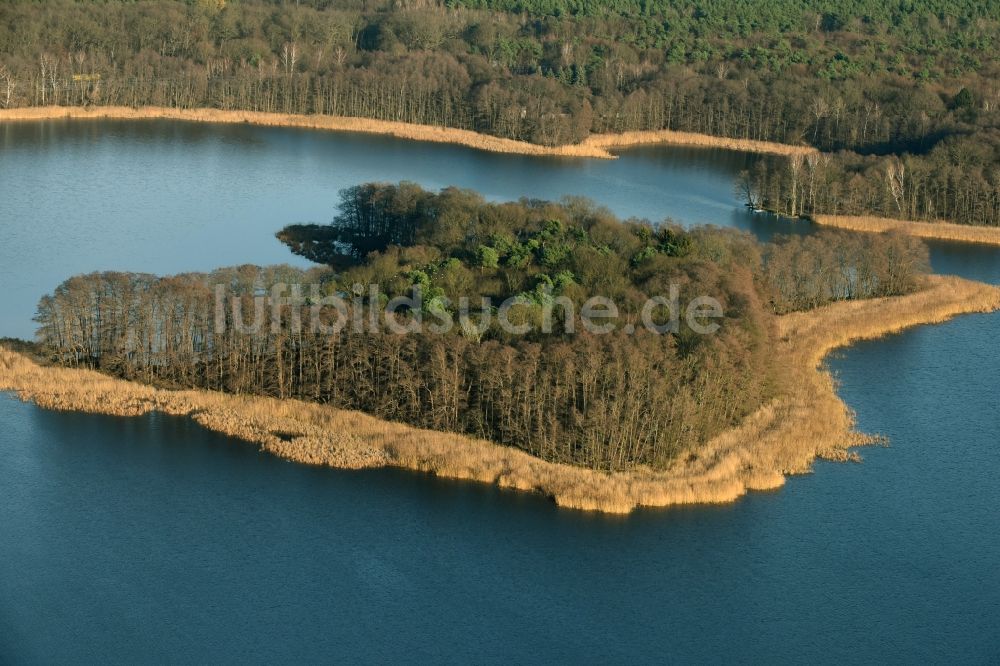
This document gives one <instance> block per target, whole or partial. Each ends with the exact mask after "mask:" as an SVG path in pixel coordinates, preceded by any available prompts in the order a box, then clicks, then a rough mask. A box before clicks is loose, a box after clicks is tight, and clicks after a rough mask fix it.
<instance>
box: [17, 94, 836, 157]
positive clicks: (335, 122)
mask: <svg viewBox="0 0 1000 666" xmlns="http://www.w3.org/2000/svg"><path fill="white" fill-rule="evenodd" d="M56 118H84V119H86V118H91V119H94V118H97V119H99V118H112V119H116V120H145V119H155V118H167V119H171V120H188V121H199V122H208V123H248V124H251V125H265V126H276V127H304V128H308V129H321V130H332V131H342V132H361V133H365V134H383V135H387V136H394V137H399V138H402V139H413V140H416V141H431V142H434V143H451V144H456V145H460V146H467V147H470V148H476V149H478V150H485V151H488V152H494V153H510V154H518V155H539V156H555V157H597V158H604V159H614V158H615V156H614V155H612V154H611V152H610V149H612V148H627V147H629V146H637V145H645V144H651V143H662V144H674V145H684V146H701V147H705V148H728V149H731V150H741V151H747V152H754V153H773V154H776V155H793V154H806V153H810V152H816V151H815V149H814V148H810V147H808V146H789V145H784V144H780V143H771V142H768V141H752V140H748V139H726V138H722V137H717V136H710V135H708V134H695V133H692V132H673V131H669V130H664V131H657V132H626V133H623V134H595V135H593V136H591V137H589V138H587V139H586V140H584V141H583V142H581V143H578V144H572V145H565V146H539V145H536V144H533V143H528V142H526V141H515V140H513V139H502V138H499V137H495V136H490V135H488V134H480V133H478V132H473V131H470V130H460V129H453V128H448V127H435V126H431V125H416V124H413V123H401V122H392V121H387V120H373V119H369V118H348V117H342V116H323V115H297V114H287V113H262V112H256V111H222V110H219V109H174V108H167V107H154V106H144V107H140V108H137V109H134V108H132V107H127V106H92V107H80V106H44V107H25V108H18V109H2V110H0V122H3V121H19V120H20V121H24V120H48V119H56Z"/></svg>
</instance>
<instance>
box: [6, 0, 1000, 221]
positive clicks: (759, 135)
mask: <svg viewBox="0 0 1000 666" xmlns="http://www.w3.org/2000/svg"><path fill="white" fill-rule="evenodd" d="M998 36H1000V11H998V8H997V6H996V3H994V2H985V3H983V2H975V1H974V0H907V1H906V2H898V3H882V2H875V1H873V0H849V1H847V2H842V1H834V0H821V1H820V2H805V1H803V0H767V1H766V2H753V3H749V2H746V1H745V0H710V1H708V2H698V3H695V2H691V1H690V0H643V1H641V2H640V1H638V0H618V1H615V2H599V1H598V0H446V1H444V2H434V1H431V0H408V1H402V2H400V1H393V2H389V1H388V0H386V1H377V0H345V1H340V2H332V1H330V0H297V1H295V2H291V1H286V2H278V1H275V0H272V1H267V0H229V1H226V0H188V1H186V2H185V1H181V0H136V1H129V2H119V1H115V0H111V1H101V2H96V1H95V2H89V1H84V2H77V1H75V0H52V1H51V2H45V3H39V2H34V1H31V0H13V1H8V2H4V3H0V105H2V106H4V107H14V106H23V105H47V104H74V105H89V104H105V105H131V106H139V105H147V104H150V105H161V106H171V107H216V108H221V109H245V110H256V111H276V112H295V113H324V114H336V115H345V116H361V117H371V118H380V119H388V120H400V121H409V122H416V123H424V124H434V125H446V126H450V127H457V128H467V129H473V130H477V131H480V132H485V133H490V134H495V135H498V136H502V137H509V138H515V139H522V140H526V141H532V142H536V143H542V144H564V143H572V142H576V141H579V140H581V139H583V138H585V137H586V136H587V135H588V134H589V133H591V132H618V131H625V130H636V129H674V130H685V131H694V132H702V133H707V134H712V135H718V136H724V137H736V138H751V139H761V140H771V141H780V142H785V143H795V144H798V143H808V144H811V145H813V146H816V147H818V148H820V149H822V150H823V151H826V152H827V153H829V155H828V156H827V158H826V160H825V162H824V165H823V166H824V169H823V177H824V178H826V179H827V180H828V181H829V182H830V183H831V184H832V185H833V186H832V187H828V188H824V189H822V190H821V191H820V192H821V193H822V194H823V196H816V197H812V198H810V199H808V200H806V201H805V202H803V201H801V200H800V199H797V197H796V196H795V194H794V193H793V191H792V189H793V186H791V185H787V184H785V181H789V180H793V179H794V177H795V176H794V174H787V173H786V174H784V175H783V176H782V177H781V178H780V179H779V178H777V177H774V178H771V179H769V181H768V182H769V184H768V187H769V188H772V189H774V190H775V192H776V195H775V197H774V203H773V205H774V207H775V208H780V209H781V210H784V211H787V212H793V213H798V212H804V213H808V212H812V211H822V212H826V213H837V212H847V213H858V214H878V215H894V216H897V217H907V218H914V219H936V218H946V219H950V220H952V221H955V222H963V223H970V224H992V225H995V224H997V223H998V216H997V206H998V201H1000V166H998V160H997V153H998V151H1000V130H998V127H1000V63H998V59H997V58H996V55H995V54H996V53H997V50H998V46H1000V45H998V43H997V42H998ZM897 163H903V164H906V165H907V166H906V169H905V170H904V171H902V172H899V171H895V164H897ZM783 168H784V169H785V170H787V166H785V167H783ZM776 171H777V169H776ZM889 172H893V174H899V175H898V178H897V177H896V176H894V175H892V174H890V173H889ZM894 179H898V180H899V181H900V182H901V185H899V187H895V186H894V185H893V182H894ZM894 187H895V189H896V190H899V189H902V190H905V196H903V195H900V196H894V197H893V200H892V201H886V196H885V192H886V191H887V190H888V191H890V192H892V191H893V190H894ZM786 199H787V200H788V201H787V202H786V201H785V200H786ZM793 200H794V201H793Z"/></svg>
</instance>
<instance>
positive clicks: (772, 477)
mask: <svg viewBox="0 0 1000 666" xmlns="http://www.w3.org/2000/svg"><path fill="white" fill-rule="evenodd" d="M997 309H1000V288H998V287H994V286H991V285H987V284H983V283H978V282H972V281H969V280H964V279H961V278H956V277H945V276H930V277H928V278H927V285H926V287H925V288H924V289H923V290H921V291H920V292H917V293H915V294H910V295H908V296H902V297H897V298H888V299H873V300H869V301H855V302H841V303H834V304H832V305H828V306H824V307H822V308H819V309H817V310H815V311H812V312H807V313H793V314H789V315H785V316H782V317H779V318H777V324H776V327H777V329H776V331H775V347H776V350H775V351H776V353H777V354H778V355H779V356H780V357H781V358H782V359H783V360H784V361H785V363H784V364H783V366H784V372H783V373H782V376H783V380H784V381H785V390H784V397H781V398H777V399H775V400H774V401H772V402H771V403H770V404H768V405H765V406H764V407H762V408H761V409H759V410H758V411H757V412H755V413H754V414H752V415H750V416H749V417H748V418H747V419H746V420H745V421H744V422H743V423H742V424H741V425H740V426H738V427H736V428H733V429H731V430H729V431H726V432H724V433H722V434H720V435H719V436H717V437H715V438H713V439H712V440H711V441H709V442H707V443H706V444H705V445H704V446H703V447H702V448H701V449H700V450H699V451H698V452H697V455H694V456H688V457H687V458H686V459H684V460H679V461H677V462H675V463H674V465H673V466H672V467H671V468H670V469H668V470H666V471H653V470H649V469H637V470H633V471H629V472H616V473H604V472H596V471H592V470H587V469H583V468H579V467H572V466H569V465H563V464H557V463H549V462H545V461H543V460H540V459H538V458H535V457H533V456H530V455H528V454H527V453H524V452H523V451H520V450H517V449H513V448H510V447H504V446H500V445H496V444H493V443H490V442H486V441H483V440H477V439H474V438H470V437H466V436H464V435H458V434H454V433H442V432H435V431H429V430H422V429H419V428H414V427H411V426H407V425H403V424H399V423H392V422H387V421H382V420H379V419H376V418H374V417H371V416H368V415H366V414H362V413H359V412H350V411H345V410H340V409H336V408H333V407H329V406H325V405H319V404H314V403H306V402H301V401H298V400H279V399H275V398H263V397H255V396H238V395H229V394H222V393H213V392H208V391H194V390H187V391H184V390H180V391H174V390H165V389H157V388H153V387H150V386H146V385H142V384H138V383H134V382H128V381H124V380H120V379H115V378H113V377H109V376H106V375H102V374H100V373H98V372H96V371H92V370H78V369H69V368H58V367H47V366H41V365H38V364H37V363H35V362H34V361H32V360H31V359H29V358H28V357H27V356H25V355H23V354H21V353H18V352H16V351H13V350H12V349H9V348H7V347H3V346H0V391H13V392H14V393H16V394H17V396H18V397H19V398H20V399H21V400H23V401H31V402H34V403H36V404H38V405H39V406H40V407H43V408H45V409H53V410H68V411H85V412H93V413H100V414H107V415H115V416H139V415H142V414H145V413H148V412H150V411H162V412H165V413H168V414H173V415H180V416H189V417H191V418H193V419H194V420H195V421H197V422H198V423H199V424H201V425H202V426H204V427H206V428H208V429H210V430H214V431H217V432H220V433H222V434H225V435H229V436H231V437H235V438H238V439H241V440H244V441H246V442H251V443H255V444H257V445H258V446H260V448H261V449H263V450H265V451H268V452H270V453H272V454H274V455H276V456H278V457H281V458H284V459H287V460H291V461H293V462H299V463H304V464H312V465H324V466H329V467H336V468H342V469H363V468H376V467H397V468H403V469H409V470H414V471H420V472H429V473H432V474H435V475H437V476H440V477H445V478H452V479H462V480H470V481H478V482H481V483H491V484H494V485H496V486H499V487H501V488H510V489H516V490H522V491H531V492H538V493H541V494H543V495H546V496H548V497H551V498H553V499H554V500H555V502H556V504H557V505H559V506H561V507H566V508H573V509H581V510H589V511H600V512H605V513H620V514H625V513H629V512H631V511H632V510H634V509H636V508H639V507H665V506H670V505H677V504H709V503H725V502H732V501H735V500H736V499H738V498H739V497H741V496H743V495H744V494H746V493H747V492H748V491H750V490H770V489H775V488H778V487H780V486H782V485H783V484H784V481H785V477H786V475H789V474H801V473H805V472H808V471H809V470H810V468H811V466H812V463H813V461H814V460H815V459H816V458H825V459H831V460H852V459H856V458H857V456H856V454H855V453H853V452H852V451H850V448H851V447H854V446H858V445H863V444H869V443H873V442H874V441H876V439H875V438H872V437H869V436H866V435H863V434H860V433H857V432H856V431H855V430H854V418H853V414H852V412H851V410H850V409H849V408H848V407H847V405H845V404H844V403H843V402H842V401H841V400H840V398H839V396H838V395H837V394H836V391H835V387H834V381H833V378H832V376H831V375H830V373H829V372H828V371H827V370H826V369H824V368H823V367H822V363H823V359H824V358H825V356H826V355H827V354H828V353H829V352H830V351H831V350H833V349H835V348H838V347H842V346H845V345H847V344H849V343H851V342H853V341H856V340H862V339H871V338H878V337H881V336H884V335H887V334H890V333H894V332H897V331H900V330H902V329H904V328H908V327H911V326H916V325H920V324H930V323H937V322H941V321H945V320H947V319H950V318H951V317H953V316H956V315H958V314H963V313H972V312H991V311H994V310H997ZM876 317H877V318H878V321H876Z"/></svg>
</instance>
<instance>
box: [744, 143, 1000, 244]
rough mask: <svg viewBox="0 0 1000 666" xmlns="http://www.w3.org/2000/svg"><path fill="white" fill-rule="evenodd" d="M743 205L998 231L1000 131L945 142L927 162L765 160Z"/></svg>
mask: <svg viewBox="0 0 1000 666" xmlns="http://www.w3.org/2000/svg"><path fill="white" fill-rule="evenodd" d="M741 187H742V188H743V193H744V195H745V196H746V198H747V201H748V203H750V204H752V205H755V206H761V207H764V208H767V209H769V210H774V211H777V212H780V213H783V214H786V215H792V216H809V215H813V214H830V215H874V216H878V217H889V218H897V219H907V220H920V221H928V222H933V221H938V220H944V221H950V222H956V223H963V224H973V225H983V226H997V225H1000V130H996V129H991V130H982V131H979V132H977V133H974V134H969V135H955V136H950V137H948V138H946V139H943V140H942V141H940V142H939V143H938V144H937V145H936V146H935V147H934V148H933V149H932V150H930V151H929V152H928V153H926V154H924V155H910V154H904V155H902V156H896V155H891V156H887V157H878V156H862V155H858V154H856V153H851V152H840V153H835V154H823V155H810V156H808V157H793V158H789V159H788V160H764V161H761V162H760V163H758V164H757V165H756V167H755V169H754V170H753V171H752V172H750V173H748V174H746V175H745V176H744V177H743V184H742V186H741Z"/></svg>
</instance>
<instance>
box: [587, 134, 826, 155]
mask: <svg viewBox="0 0 1000 666" xmlns="http://www.w3.org/2000/svg"><path fill="white" fill-rule="evenodd" d="M648 144H670V145H675V146H693V147H700V148H725V149H727V150H737V151H740V152H746V153H760V154H767V155H782V156H785V157H790V156H792V155H810V154H813V153H819V151H818V150H817V149H816V148H813V147H812V146H801V145H798V146H797V145H791V144H787V143H775V142H773V141H757V140H755V139H731V138H726V137H721V136H712V135H710V134H697V133H695V132H675V131H673V130H649V131H641V132H622V133H620V134H594V135H592V136H590V137H588V138H586V139H584V140H583V141H582V142H581V143H580V145H581V146H586V147H588V148H599V149H603V150H611V149H613V148H628V147H631V146H642V145H648Z"/></svg>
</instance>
